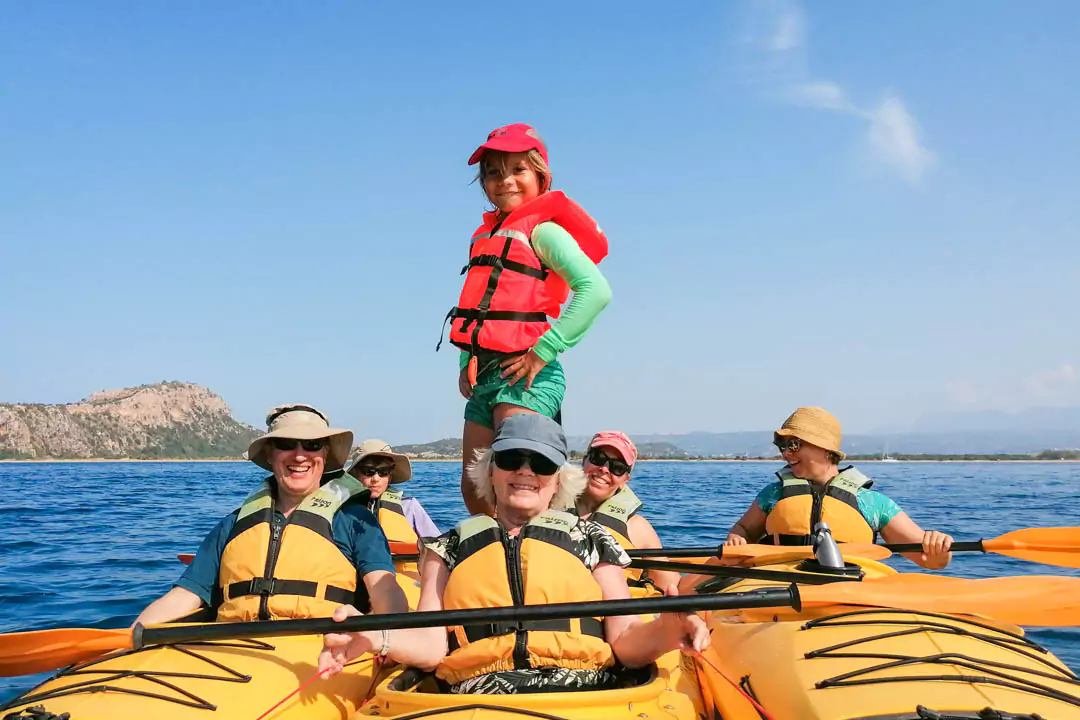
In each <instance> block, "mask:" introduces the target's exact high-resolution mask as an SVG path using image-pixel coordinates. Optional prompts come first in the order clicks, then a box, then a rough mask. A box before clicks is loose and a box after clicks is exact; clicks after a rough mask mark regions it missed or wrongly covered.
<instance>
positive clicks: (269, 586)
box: [217, 475, 367, 622]
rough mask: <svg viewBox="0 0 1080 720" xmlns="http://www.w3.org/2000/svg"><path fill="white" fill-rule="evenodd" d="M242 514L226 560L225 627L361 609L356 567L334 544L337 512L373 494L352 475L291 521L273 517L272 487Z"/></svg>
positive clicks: (222, 581) (222, 589) (314, 497)
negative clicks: (340, 607)
mask: <svg viewBox="0 0 1080 720" xmlns="http://www.w3.org/2000/svg"><path fill="white" fill-rule="evenodd" d="M273 482H274V479H273V478H272V477H271V478H267V484H266V485H264V487H263V488H262V489H260V490H259V491H258V492H255V493H253V494H252V495H251V496H249V497H248V498H247V499H246V500H244V504H243V505H242V506H241V507H240V512H239V513H238V514H237V517H236V525H234V526H233V529H232V532H231V533H230V534H229V538H228V540H226V542H225V549H224V551H223V552H222V554H221V568H220V570H219V572H218V589H217V592H218V593H219V594H220V597H221V601H222V602H221V605H220V606H219V607H218V610H217V619H218V620H219V621H224V622H231V621H248V620H276V619H280V618H310V617H329V616H330V615H332V614H333V612H334V610H335V609H336V608H337V606H338V605H343V604H346V603H350V604H355V602H356V588H357V586H358V578H357V572H356V567H355V566H354V565H353V563H352V561H351V560H350V559H349V558H348V557H346V556H345V554H344V553H343V552H342V551H341V549H340V548H338V546H337V545H336V544H335V543H334V538H333V532H332V527H333V521H334V515H335V513H337V511H338V510H339V509H340V508H341V506H342V505H344V504H345V503H346V502H348V501H349V499H350V498H352V497H353V496H355V495H357V494H359V493H361V492H364V491H366V490H367V488H365V487H364V485H363V484H362V483H361V482H360V481H359V480H357V479H356V478H353V477H351V476H349V475H342V476H340V477H338V478H336V479H334V480H331V481H330V482H328V483H326V484H325V485H323V486H322V487H320V488H319V489H318V490H316V491H315V492H314V493H312V494H311V495H309V496H307V497H306V498H304V500H303V502H301V503H300V505H299V506H297V508H296V509H295V510H293V511H292V514H290V515H289V518H288V520H286V522H285V524H284V526H282V525H281V523H280V520H279V519H278V518H277V517H276V516H275V513H274V498H273V494H272V492H271V489H270V487H271V486H270V483H273Z"/></svg>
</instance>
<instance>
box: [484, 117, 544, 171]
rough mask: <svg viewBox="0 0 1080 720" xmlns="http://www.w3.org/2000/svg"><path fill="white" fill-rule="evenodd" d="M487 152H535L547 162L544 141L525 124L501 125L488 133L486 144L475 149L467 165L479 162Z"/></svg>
mask: <svg viewBox="0 0 1080 720" xmlns="http://www.w3.org/2000/svg"><path fill="white" fill-rule="evenodd" d="M488 150H501V151H502V152H526V151H528V150H537V151H539V152H540V157H542V158H544V162H545V163H546V162H547V161H548V154H547V148H546V147H545V146H544V139H543V138H541V137H540V133H538V132H536V130H534V129H533V127H532V126H531V125H526V124H525V123H514V124H513V125H503V126H502V127H500V128H495V129H494V130H492V131H491V132H490V133H488V137H487V142H486V143H484V144H483V145H481V146H480V147H478V148H476V152H474V153H473V154H472V155H471V156H470V157H469V164H470V165H475V164H476V163H478V162H480V158H482V157H483V156H484V153H486V152H487V151H488Z"/></svg>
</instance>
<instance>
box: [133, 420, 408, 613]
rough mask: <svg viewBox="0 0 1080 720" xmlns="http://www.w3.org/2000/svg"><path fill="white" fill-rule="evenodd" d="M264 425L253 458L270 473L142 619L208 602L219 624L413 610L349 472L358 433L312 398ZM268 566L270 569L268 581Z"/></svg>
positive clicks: (250, 455) (250, 454) (360, 488)
mask: <svg viewBox="0 0 1080 720" xmlns="http://www.w3.org/2000/svg"><path fill="white" fill-rule="evenodd" d="M266 425H267V432H266V433H265V434H264V435H261V436H260V437H258V438H256V439H255V440H254V441H252V443H251V445H249V446H248V451H247V458H248V459H249V460H251V462H253V463H255V464H256V465H258V466H259V467H261V468H264V469H266V470H269V471H270V472H271V473H272V474H271V475H269V476H268V477H266V478H264V480H263V482H262V483H261V484H260V487H259V488H258V489H257V490H256V491H255V492H253V493H252V494H251V495H249V496H248V498H247V499H246V500H244V502H243V503H242V504H241V506H240V508H239V509H237V510H235V511H233V512H232V513H229V515H227V516H226V517H225V518H224V519H222V520H221V522H219V523H218V524H217V526H216V527H215V528H214V529H213V530H211V531H210V533H209V534H208V535H207V536H206V538H205V539H204V540H203V542H202V544H201V545H200V546H199V550H198V552H197V553H196V555H195V559H194V560H193V561H192V563H191V565H189V566H188V568H187V570H185V572H184V574H183V575H182V576H181V577H180V579H179V580H178V581H177V582H176V583H175V584H174V585H173V588H172V589H171V590H170V591H169V592H167V593H165V595H163V596H162V597H160V598H158V599H157V600H155V601H154V602H153V603H151V604H150V605H149V606H148V607H147V608H146V609H145V610H143V612H142V613H141V614H140V615H139V617H138V620H137V621H138V622H142V623H144V624H149V623H157V622H164V621H166V620H172V619H174V618H177V617H182V616H185V615H188V614H190V613H192V612H195V611H196V610H199V609H200V608H203V607H207V608H210V609H211V610H213V611H214V612H215V615H216V619H217V620H221V621H247V620H275V619H279V618H303V617H326V616H328V615H330V614H331V613H333V611H334V609H335V608H336V607H338V606H339V605H341V604H343V603H350V604H352V603H354V602H358V603H360V604H361V605H363V606H365V607H369V608H370V609H371V610H372V611H373V612H376V613H385V612H407V611H408V602H407V601H406V599H405V595H404V593H403V592H402V591H401V588H400V587H399V586H398V584H397V583H396V582H394V578H393V576H394V563H393V559H392V558H391V557H390V549H389V547H388V546H387V544H386V537H385V536H384V535H383V533H382V531H381V530H380V529H379V525H378V523H377V522H376V521H375V518H374V516H373V515H372V514H371V512H370V511H369V510H368V509H367V508H366V507H365V506H364V503H363V502H361V501H360V499H361V498H359V497H357V496H366V492H367V489H366V488H365V487H364V486H363V484H361V483H360V482H359V481H357V480H356V479H355V478H352V477H350V476H347V475H345V474H344V473H343V472H341V470H342V468H343V467H344V465H345V462H346V461H347V460H348V458H349V448H350V446H351V445H352V439H353V434H352V432H351V431H349V430H342V429H340V428H334V427H331V426H330V421H329V420H328V419H327V417H326V415H324V414H323V413H321V412H320V411H319V410H317V409H316V408H314V407H312V406H311V405H305V404H291V405H279V406H278V407H275V408H274V409H273V410H271V411H270V413H269V414H268V415H267V416H266ZM354 498H355V500H354ZM268 558H276V559H275V561H274V562H272V563H268V562H267V559H268ZM267 567H271V568H272V574H271V576H269V577H264V575H265V574H266V573H265V572H264V568H267ZM256 575H258V576H257V577H256Z"/></svg>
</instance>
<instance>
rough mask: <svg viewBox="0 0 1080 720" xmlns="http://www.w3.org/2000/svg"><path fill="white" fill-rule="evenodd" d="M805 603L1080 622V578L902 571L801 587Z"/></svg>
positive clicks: (1049, 623)
mask: <svg viewBox="0 0 1080 720" xmlns="http://www.w3.org/2000/svg"><path fill="white" fill-rule="evenodd" d="M799 593H800V594H801V595H802V601H803V605H804V606H811V605H834V604H840V605H867V606H870V607H888V608H900V609H904V610H921V611H924V612H939V613H954V614H960V615H984V616H986V617H991V618H995V619H997V620H1004V621H1005V622H1010V623H1013V624H1015V625H1029V626H1030V625H1033V626H1042V627H1080V578H1072V577H1057V576H1052V575H1030V576H1025V577H1000V578H987V579H984V580H966V579H963V578H952V577H942V576H940V575H924V574H919V573H904V574H900V575H889V576H887V577H883V578H876V579H873V580H864V581H863V582H860V583H836V584H832V585H817V586H809V587H806V586H803V587H800V588H799Z"/></svg>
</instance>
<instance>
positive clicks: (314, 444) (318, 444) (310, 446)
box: [272, 438, 326, 452]
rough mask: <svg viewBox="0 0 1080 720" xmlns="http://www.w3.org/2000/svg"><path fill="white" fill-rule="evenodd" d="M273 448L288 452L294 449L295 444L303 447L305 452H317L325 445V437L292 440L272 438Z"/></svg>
mask: <svg viewBox="0 0 1080 720" xmlns="http://www.w3.org/2000/svg"><path fill="white" fill-rule="evenodd" d="M272 442H273V443H274V448H275V449H277V450H280V451H282V452H289V451H290V450H295V449H296V446H297V445H299V446H300V447H302V448H304V450H306V451H307V452H319V451H320V450H322V449H323V448H324V447H326V438H320V439H318V440H294V439H293V438H274V439H273V440H272Z"/></svg>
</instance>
